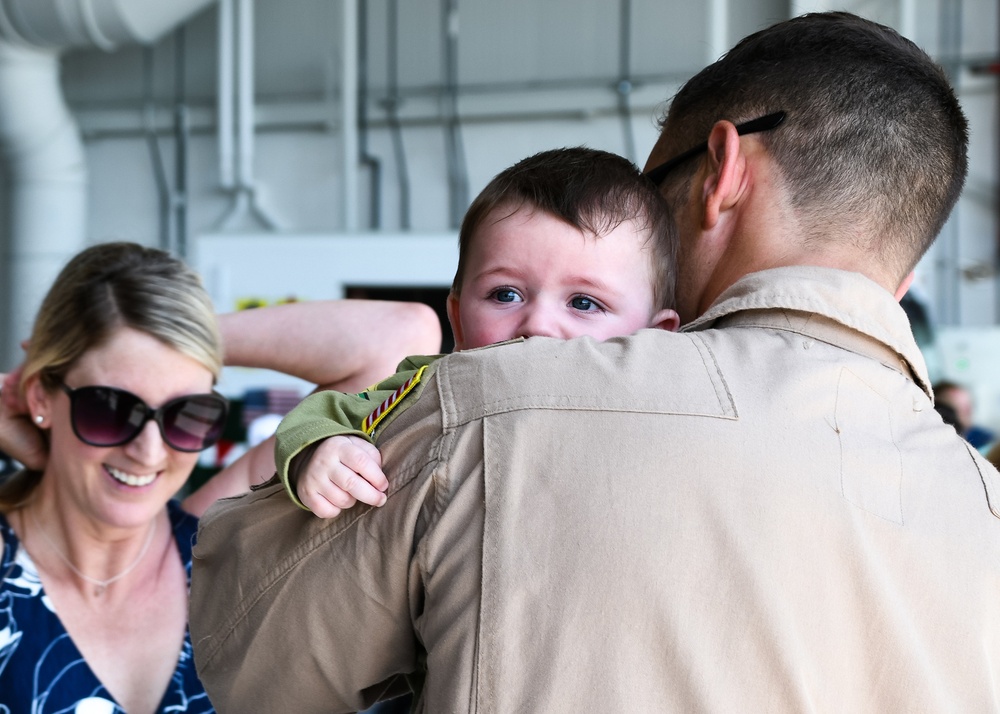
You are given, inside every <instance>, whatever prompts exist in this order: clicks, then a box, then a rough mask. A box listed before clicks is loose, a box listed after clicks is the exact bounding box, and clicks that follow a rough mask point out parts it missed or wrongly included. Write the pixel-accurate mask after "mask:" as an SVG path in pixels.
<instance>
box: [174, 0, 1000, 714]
mask: <svg viewBox="0 0 1000 714" xmlns="http://www.w3.org/2000/svg"><path fill="white" fill-rule="evenodd" d="M965 165H966V125H965V120H964V118H963V116H962V113H961V111H960V109H959V107H958V104H957V101H956V100H955V97H954V94H953V93H952V91H951V89H950V88H949V86H948V82H947V81H946V79H945V77H944V75H943V74H942V73H941V72H940V70H939V69H938V68H937V67H936V66H935V65H934V64H933V63H932V62H931V60H930V59H929V58H928V57H927V56H926V55H924V54H923V53H922V52H920V51H919V50H918V49H917V48H916V47H915V46H914V45H912V43H910V42H908V41H906V40H904V39H903V38H901V37H899V36H898V35H897V34H896V33H894V32H893V31H892V30H889V29H887V28H884V27H881V26H878V25H876V24H874V23H871V22H868V21H865V20H861V19H859V18H857V17H854V16H852V15H847V14H842V13H831V14H822V15H809V16H804V17H801V18H797V19H794V20H791V21H789V22H785V23H781V24H779V25H776V26H774V27H771V28H769V29H767V30H764V31H762V32H760V33H757V34H755V35H752V36H751V37H749V38H747V39H746V40H744V41H743V42H741V43H740V44H739V45H737V47H736V48H734V49H733V50H732V51H731V52H730V53H729V54H727V55H726V56H725V57H724V58H723V59H721V60H720V61H719V62H717V63H716V64H714V65H712V66H711V67H709V68H708V69H706V70H705V71H703V72H702V73H700V74H698V75H697V76H696V77H694V78H693V79H692V80H691V81H690V82H688V83H687V84H686V85H685V86H684V87H683V88H682V89H681V91H680V92H679V93H678V95H677V97H676V98H675V100H674V102H673V104H672V106H671V109H670V113H669V114H668V116H667V119H666V121H665V124H664V129H663V134H662V135H661V138H660V140H659V142H658V143H657V145H656V148H655V149H654V151H653V154H652V156H651V158H650V161H649V164H648V168H649V174H650V175H651V177H652V178H653V180H654V181H655V182H656V183H657V185H659V186H660V187H661V190H662V191H663V193H664V195H665V196H666V197H667V199H668V201H669V202H670V203H671V205H672V208H673V210H674V212H675V214H676V217H677V220H678V223H679V227H680V235H681V252H680V260H681V262H680V281H679V290H678V307H679V310H680V312H681V317H682V319H683V320H684V321H685V322H688V325H687V327H686V329H685V331H683V332H681V333H679V334H675V333H668V332H663V331H650V330H644V331H640V332H639V333H638V334H636V335H635V336H632V337H626V338H619V339H614V340H610V341H608V342H604V343H597V342H594V341H592V340H589V339H586V338H582V339H576V340H570V341H566V342H560V341H555V340H549V339H545V338H532V339H530V340H527V341H525V342H522V343H514V344H507V345H503V346H499V347H493V348H487V349H483V350H478V351H472V352H465V353H460V354H456V355H451V356H448V357H446V358H444V359H442V360H439V361H438V362H436V363H435V365H434V369H433V370H432V371H431V372H430V374H429V376H428V377H426V378H425V379H424V380H423V381H422V382H421V384H420V385H418V386H417V387H416V388H414V389H413V390H412V391H410V392H409V393H408V394H407V395H405V396H403V397H400V398H399V399H396V400H393V402H392V403H391V404H388V405H387V406H386V409H389V410H391V411H390V413H389V416H388V418H387V419H384V420H383V422H382V424H383V425H382V426H380V427H379V430H377V431H376V432H375V440H376V443H377V445H378V447H379V448H380V450H381V451H382V455H383V463H384V465H385V471H386V474H387V475H388V477H389V481H390V490H389V498H388V501H387V503H386V505H384V506H383V507H381V508H379V509H368V508H359V509H355V510H352V511H349V512H347V513H346V514H344V515H343V516H341V517H340V518H339V519H336V520H334V521H321V520H319V519H316V518H314V517H313V516H311V515H310V514H308V513H305V512H302V511H301V510H299V509H297V508H295V507H294V506H292V505H291V504H290V503H289V501H288V499H287V498H286V497H285V495H284V493H283V492H282V488H281V486H280V485H276V486H272V487H270V488H268V489H263V490H261V491H258V492H257V493H255V494H253V495H251V496H249V497H245V498H243V499H241V500H236V501H230V502H228V503H225V504H222V505H220V506H219V507H218V508H217V510H216V511H214V512H213V513H211V514H210V515H209V516H208V517H206V519H205V520H204V522H203V523H204V525H203V527H202V530H201V532H200V534H199V542H198V545H197V547H196V550H195V554H196V557H197V560H196V565H195V577H194V580H193V585H192V603H191V629H192V635H193V641H194V643H195V653H196V657H197V662H198V667H199V672H200V674H201V675H202V677H203V679H204V681H205V684H206V688H207V690H208V691H209V693H210V696H211V697H212V700H213V702H214V703H215V704H216V706H217V707H218V708H219V710H220V711H223V712H225V711H230V710H232V711H247V710H285V711H296V712H313V711H316V712H319V711H347V710H350V709H352V708H360V707H361V706H363V705H364V704H365V703H367V702H368V701H370V700H371V699H372V698H376V697H379V696H385V695H387V694H389V693H391V692H392V691H393V687H394V686H396V685H398V684H399V678H400V677H401V676H403V675H416V676H417V678H418V679H419V684H416V685H415V687H416V689H417V690H418V691H419V692H420V696H419V698H418V709H419V710H420V711H430V712H439V711H480V712H493V711H496V712H528V711H530V712H561V711H565V712H580V711H601V712H611V711H621V712H626V711H628V712H633V711H649V712H665V711H676V712H688V711H718V712H730V711H754V712H756V711H838V712H839V711H845V712H846V711H850V712H855V711H871V712H883V711H884V712H898V711H977V712H978V711H996V710H998V709H1000V668H998V666H997V663H998V662H1000V597H998V593H1000V474H998V473H997V471H996V470H995V469H993V468H992V467H991V466H990V465H989V464H987V463H986V462H985V461H984V460H983V459H982V458H981V457H980V456H979V455H978V454H977V453H976V452H975V451H974V450H973V449H971V448H970V447H969V446H968V444H967V443H965V442H964V441H963V440H962V439H960V438H959V437H958V435H957V434H956V433H955V431H954V429H952V428H951V427H949V426H947V425H945V424H944V423H943V422H942V421H941V418H940V417H939V416H938V414H937V413H936V412H935V411H934V408H933V403H932V401H931V398H930V384H929V381H928V378H927V372H926V368H925V366H924V362H923V360H922V358H921V355H920V352H919V350H918V349H917V346H916V344H915V343H914V341H913V337H912V334H911V332H910V330H909V325H908V323H907V321H906V317H905V314H904V313H903V311H902V310H901V308H900V307H899V306H898V304H897V302H896V300H895V299H894V296H895V297H898V296H899V295H901V294H902V293H903V292H904V291H905V288H906V285H907V284H908V277H907V276H908V275H909V273H910V271H911V270H912V268H913V266H914V265H915V264H916V262H917V260H918V259H919V257H920V255H921V254H922V253H923V251H924V250H925V249H926V247H927V245H928V244H929V243H930V241H931V240H932V239H933V237H934V235H935V234H936V233H937V231H938V229H939V228H940V226H941V225H942V223H943V222H944V221H945V219H946V217H947V215H948V213H949V212H950V210H951V208H952V207H953V205H954V202H955V200H956V198H957V195H958V192H959V190H960V188H961V185H962V182H963V180H964V176H965ZM302 446H303V447H304V446H305V444H303V445H302Z"/></svg>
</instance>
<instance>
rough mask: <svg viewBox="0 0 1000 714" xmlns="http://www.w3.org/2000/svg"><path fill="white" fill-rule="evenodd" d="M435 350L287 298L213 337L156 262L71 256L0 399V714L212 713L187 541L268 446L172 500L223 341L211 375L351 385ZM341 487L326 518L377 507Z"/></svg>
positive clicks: (429, 322) (337, 308) (424, 319)
mask: <svg viewBox="0 0 1000 714" xmlns="http://www.w3.org/2000/svg"><path fill="white" fill-rule="evenodd" d="M439 345H440V331H439V327H438V324H437V318H436V317H435V316H434V314H433V312H432V311H431V310H430V309H429V308H426V307H424V306H421V305H410V304H406V303H390V302H374V301H373V302H366V301H340V302H317V303H298V304H293V305H288V306H282V307H278V308H264V309H257V310H251V311H246V312H243V313H236V314H233V315H225V316H222V317H221V318H220V319H219V320H218V322H217V321H216V318H215V316H214V314H213V311H212V307H211V304H210V301H209V299H208V296H207V294H206V293H205V291H204V290H203V288H202V286H201V284H200V281H199V280H198V277H197V276H196V275H195V274H194V273H193V272H192V271H191V270H190V269H189V268H188V267H187V266H185V265H184V264H183V263H182V262H180V261H178V260H176V259H174V258H172V257H170V256H169V255H167V254H166V253H163V252H161V251H158V250H154V249H149V248H143V247H140V246H138V245H135V244H130V243H109V244H101V245H98V246H94V247H92V248H89V249H87V250H85V251H83V252H82V253H81V254H79V255H78V256H76V257H75V258H74V259H73V260H71V261H70V263H69V264H68V265H67V266H66V268H65V269H64V270H63V272H62V273H61V274H60V276H59V278H58V279H57V280H56V282H55V284H54V286H53V287H52V289H51V290H50V292H49V294H48V296H47V297H46V299H45V301H44V303H43V305H42V307H41V310H40V312H39V315H38V318H37V320H36V323H35V327H34V330H33V333H32V336H31V340H30V342H29V345H28V353H27V358H26V361H25V363H24V365H23V366H22V367H21V368H20V369H19V370H17V371H16V372H15V373H14V374H12V375H7V376H6V378H5V379H4V390H3V393H2V394H0V449H2V450H3V451H6V452H8V453H10V454H11V455H13V456H14V457H15V458H18V460H20V461H21V462H22V463H24V464H25V465H26V466H27V467H28V468H27V469H25V470H24V471H21V472H19V473H17V474H15V475H14V476H12V477H11V478H9V479H8V480H7V481H6V482H4V483H3V485H2V486H0V536H2V544H3V557H2V562H0V578H2V580H0V702H3V703H4V704H5V705H6V706H7V709H4V708H3V707H0V710H3V711H43V710H44V711H78V710H79V707H80V706H83V705H86V706H87V707H89V708H87V709H86V710H87V711H94V712H108V713H111V712H114V713H117V712H129V714H143V713H144V712H167V711H169V712H210V711H213V709H212V705H211V703H210V702H209V701H208V699H207V697H206V696H205V693H204V690H203V688H202V686H201V684H200V682H199V681H198V679H197V676H196V674H195V671H194V664H193V661H192V659H191V643H190V639H189V636H188V632H187V614H188V611H187V593H188V578H189V575H190V564H191V538H192V536H193V535H194V533H195V529H196V525H197V517H198V516H200V515H201V513H202V512H203V511H204V510H205V509H206V508H207V507H208V506H209V505H210V504H211V503H212V502H213V501H214V500H215V499H216V498H218V497H220V496H226V495H232V494H235V493H238V492H241V491H243V490H246V489H247V488H248V487H249V486H250V485H251V484H252V483H254V482H255V481H258V482H259V481H261V480H265V479H267V478H268V477H270V475H271V474H272V473H273V471H274V462H273V454H272V449H273V445H272V444H271V442H270V440H269V441H266V442H264V443H263V444H261V445H260V446H258V447H256V448H255V449H253V450H251V451H250V452H249V453H248V454H246V455H245V456H244V457H243V458H242V459H241V460H240V461H238V462H236V463H235V464H233V466H231V467H229V468H228V469H226V470H225V471H224V472H222V473H221V474H219V475H218V476H217V477H215V478H214V479H212V480H211V481H209V483H208V484H206V486H205V487H203V488H202V489H200V490H199V491H197V492H195V493H194V494H192V495H191V496H189V497H188V498H186V499H185V500H184V501H183V502H178V501H175V500H173V498H174V495H175V494H176V493H177V492H178V490H179V489H180V488H181V487H182V486H183V485H184V483H185V482H186V480H187V478H188V476H189V475H190V473H191V470H192V469H193V468H194V466H195V463H196V461H197V458H198V452H199V451H200V450H201V449H203V448H206V447H207V446H209V445H211V444H212V443H214V442H215V440H217V439H218V437H219V434H220V433H221V429H222V425H223V422H224V420H225V415H226V407H227V405H226V401H225V399H223V398H222V397H221V396H220V395H218V394H217V393H215V392H214V391H213V386H214V384H215V382H216V380H217V378H218V376H219V372H220V370H221V367H222V364H223V346H224V347H225V361H226V363H227V364H239V365H244V366H256V367H270V368H272V369H278V370H281V371H285V372H288V373H290V374H294V375H296V376H298V377H302V378H304V379H307V380H310V381H313V382H316V383H320V384H323V385H324V386H328V387H334V388H339V389H344V390H355V389H362V388H363V387H364V386H366V385H368V384H370V383H372V382H374V381H376V380H377V379H379V378H380V377H382V376H384V375H386V374H389V373H390V372H391V371H392V369H393V368H394V366H395V363H396V362H397V361H398V360H399V359H401V358H402V357H403V356H405V355H406V354H409V353H417V352H434V351H437V350H438V349H439ZM345 488H347V489H348V490H345V491H344V492H343V499H344V504H345V506H346V505H350V504H351V503H353V500H354V499H355V498H358V499H360V500H364V501H366V502H370V503H375V504H378V503H380V502H381V500H382V498H383V496H382V494H381V492H380V491H378V489H376V488H374V487H372V486H371V485H369V484H357V483H353V484H345Z"/></svg>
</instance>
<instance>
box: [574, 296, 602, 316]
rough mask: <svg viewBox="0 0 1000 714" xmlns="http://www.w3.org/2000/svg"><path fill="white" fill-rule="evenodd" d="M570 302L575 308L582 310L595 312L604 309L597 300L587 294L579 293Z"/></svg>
mask: <svg viewBox="0 0 1000 714" xmlns="http://www.w3.org/2000/svg"><path fill="white" fill-rule="evenodd" d="M569 304H570V307H572V308H573V309H574V310H579V311H580V312H594V311H596V310H603V309H604V308H603V307H602V306H601V305H600V304H599V303H598V302H597V301H596V300H594V299H593V298H589V297H587V296H586V295H577V296H576V297H575V298H573V299H572V300H570V301H569Z"/></svg>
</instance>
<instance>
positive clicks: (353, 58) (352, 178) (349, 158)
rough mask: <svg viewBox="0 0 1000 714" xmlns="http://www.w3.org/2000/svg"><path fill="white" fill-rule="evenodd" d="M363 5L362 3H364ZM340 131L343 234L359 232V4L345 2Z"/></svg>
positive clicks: (355, 1) (342, 28) (343, 8)
mask: <svg viewBox="0 0 1000 714" xmlns="http://www.w3.org/2000/svg"><path fill="white" fill-rule="evenodd" d="M362 1H363V0H362ZM341 8H342V10H343V16H342V22H341V30H342V32H341V47H340V52H341V67H340V72H341V81H340V112H341V114H340V131H341V133H342V135H343V153H342V154H341V177H340V178H341V182H342V184H343V192H342V196H343V206H342V209H343V211H344V230H345V231H346V232H348V233H353V232H355V231H357V230H358V169H357V157H358V124H357V120H358V68H357V63H358V48H357V39H358V0H342V2H341Z"/></svg>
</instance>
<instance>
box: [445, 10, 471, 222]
mask: <svg viewBox="0 0 1000 714" xmlns="http://www.w3.org/2000/svg"><path fill="white" fill-rule="evenodd" d="M442 24H443V28H442V29H443V34H444V73H445V81H444V86H445V156H446V157H447V162H448V185H449V188H450V191H449V192H448V198H449V209H450V210H449V216H450V221H449V224H450V226H451V227H452V228H458V227H459V226H460V225H461V224H462V217H463V216H464V215H465V209H466V208H467V207H468V205H469V198H468V196H469V186H468V173H467V171H466V167H465V147H464V145H463V143H462V129H461V124H460V123H459V118H458V0H443V4H442Z"/></svg>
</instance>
